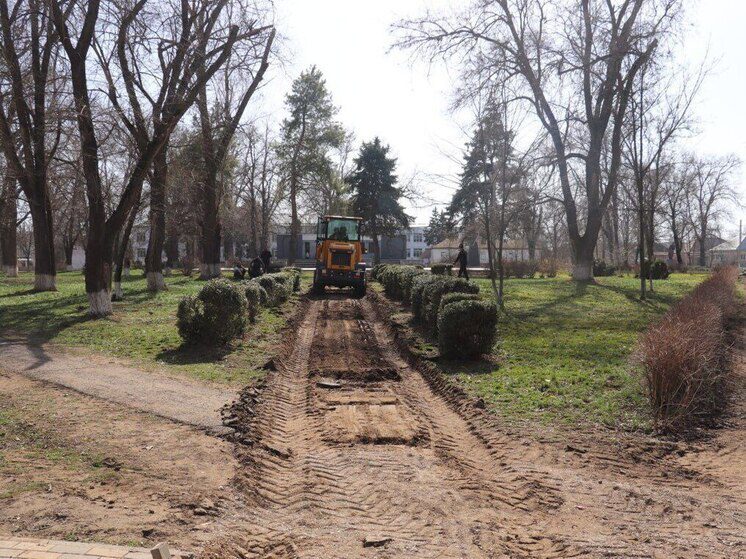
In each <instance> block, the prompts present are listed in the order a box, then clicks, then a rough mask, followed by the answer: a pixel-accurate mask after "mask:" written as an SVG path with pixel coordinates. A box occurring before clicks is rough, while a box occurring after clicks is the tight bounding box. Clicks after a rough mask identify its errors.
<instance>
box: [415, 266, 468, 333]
mask: <svg viewBox="0 0 746 559" xmlns="http://www.w3.org/2000/svg"><path fill="white" fill-rule="evenodd" d="M435 277H439V278H442V279H441V281H437V282H432V283H429V284H427V286H426V287H425V289H424V291H423V294H422V308H421V310H420V312H421V315H422V320H423V322H424V323H425V325H426V326H427V327H429V328H430V329H431V330H433V331H434V330H436V329H437V328H438V312H439V311H440V300H441V298H442V297H443V295H445V294H446V293H479V286H478V285H477V284H476V283H472V282H470V281H467V280H465V279H463V278H452V277H448V276H435Z"/></svg>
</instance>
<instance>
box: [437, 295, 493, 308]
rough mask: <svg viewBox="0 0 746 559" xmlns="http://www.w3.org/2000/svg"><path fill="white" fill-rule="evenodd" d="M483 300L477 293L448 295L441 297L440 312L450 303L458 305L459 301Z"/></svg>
mask: <svg viewBox="0 0 746 559" xmlns="http://www.w3.org/2000/svg"><path fill="white" fill-rule="evenodd" d="M481 300H482V298H481V297H480V296H479V294H477V293H458V292H456V293H446V294H445V295H443V297H441V299H440V310H439V311H438V312H441V311H442V310H443V307H445V306H446V305H448V304H450V303H457V302H459V301H481Z"/></svg>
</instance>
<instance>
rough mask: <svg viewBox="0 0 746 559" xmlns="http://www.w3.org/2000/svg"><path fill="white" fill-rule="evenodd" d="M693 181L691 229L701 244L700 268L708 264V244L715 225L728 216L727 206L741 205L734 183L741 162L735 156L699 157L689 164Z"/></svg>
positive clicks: (689, 161)
mask: <svg viewBox="0 0 746 559" xmlns="http://www.w3.org/2000/svg"><path fill="white" fill-rule="evenodd" d="M687 165H689V166H690V167H691V170H692V178H693V189H692V196H691V199H690V204H691V207H690V209H689V212H690V215H691V219H692V229H693V232H694V236H695V238H696V240H697V244H698V245H699V254H698V255H697V256H698V259H699V265H700V266H706V265H707V241H708V239H709V237H710V235H711V233H712V229H713V226H714V224H715V222H716V221H717V220H718V219H719V218H720V217H722V216H723V215H724V214H726V213H727V204H728V203H730V204H731V205H736V204H738V203H739V199H738V192H737V191H736V189H735V187H734V186H733V183H732V182H731V180H732V178H733V174H734V172H735V171H736V170H737V169H738V168H739V167H740V165H741V161H740V160H739V159H738V158H737V157H736V156H735V155H727V156H720V157H697V156H694V155H692V156H691V157H690V158H689V160H688V161H687Z"/></svg>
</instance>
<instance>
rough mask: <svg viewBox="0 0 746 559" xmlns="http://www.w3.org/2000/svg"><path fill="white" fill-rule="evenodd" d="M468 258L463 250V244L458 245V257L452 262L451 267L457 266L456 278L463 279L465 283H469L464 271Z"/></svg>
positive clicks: (467, 273)
mask: <svg viewBox="0 0 746 559" xmlns="http://www.w3.org/2000/svg"><path fill="white" fill-rule="evenodd" d="M468 259H469V257H468V256H467V254H466V251H465V250H464V243H459V245H458V256H456V260H455V261H454V262H453V265H454V266H455V265H456V264H458V277H462V276H463V277H465V278H466V281H469V272H468V270H467V269H466V265H467V263H468Z"/></svg>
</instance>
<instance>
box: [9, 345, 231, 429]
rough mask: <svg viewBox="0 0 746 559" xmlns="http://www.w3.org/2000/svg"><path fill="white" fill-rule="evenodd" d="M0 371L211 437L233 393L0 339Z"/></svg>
mask: <svg viewBox="0 0 746 559" xmlns="http://www.w3.org/2000/svg"><path fill="white" fill-rule="evenodd" d="M0 370H5V371H8V372H14V373H19V374H21V375H24V376H27V377H29V378H33V379H37V380H42V381H46V382H51V383H54V384H57V385H60V386H64V387H66V388H70V389H73V390H76V391H78V392H81V393H83V394H88V395H90V396H95V397H97V398H102V399H104V400H109V401H111V402H116V403H119V404H123V405H125V406H128V407H130V408H134V409H138V410H142V411H146V412H149V413H153V414H155V415H158V416H160V417H164V418H166V419H171V420H173V421H177V422H179V423H184V424H187V425H193V426H195V427H200V428H202V429H205V430H207V431H209V432H211V433H214V434H222V433H225V432H226V428H225V427H224V426H223V424H222V421H221V418H220V409H221V408H222V407H223V406H224V405H225V404H227V403H229V402H231V401H232V400H233V399H234V398H235V396H236V393H235V391H234V390H232V389H230V388H220V387H216V386H211V385H208V384H205V383H201V382H198V381H193V380H188V379H184V378H181V377H171V376H168V375H165V374H162V373H156V372H146V371H142V370H139V369H136V368H134V367H132V366H131V365H128V364H126V363H125V362H123V361H120V360H117V359H114V358H111V357H105V356H100V355H85V356H82V355H73V354H68V353H64V352H62V351H60V350H58V349H56V348H52V347H50V346H48V345H35V344H31V343H28V342H27V341H25V340H8V339H3V338H0Z"/></svg>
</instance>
